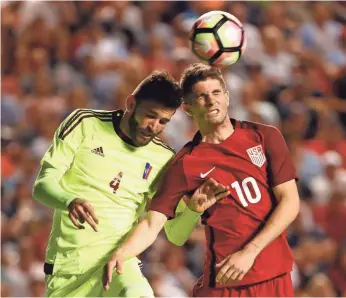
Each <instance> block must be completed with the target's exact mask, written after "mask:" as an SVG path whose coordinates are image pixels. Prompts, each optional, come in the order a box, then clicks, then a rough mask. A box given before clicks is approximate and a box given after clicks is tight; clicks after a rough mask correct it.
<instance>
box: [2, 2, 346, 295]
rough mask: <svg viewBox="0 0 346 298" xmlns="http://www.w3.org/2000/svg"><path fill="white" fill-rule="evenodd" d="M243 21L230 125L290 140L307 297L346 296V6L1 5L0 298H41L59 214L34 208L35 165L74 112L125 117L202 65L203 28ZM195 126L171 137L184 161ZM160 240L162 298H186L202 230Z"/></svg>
mask: <svg viewBox="0 0 346 298" xmlns="http://www.w3.org/2000/svg"><path fill="white" fill-rule="evenodd" d="M214 9H219V10H225V11H228V12H230V13H232V14H234V15H235V16H236V17H238V18H239V19H240V21H241V22H243V24H244V26H245V30H246V33H247V35H248V46H247V50H246V53H245V55H244V56H243V57H242V58H241V61H240V62H239V63H237V64H236V65H235V66H233V67H231V68H230V69H228V70H225V71H224V75H225V79H226V82H227V87H228V89H229V91H230V97H231V106H230V114H231V115H232V116H233V117H236V118H238V119H240V120H245V119H246V120H251V121H258V122H262V123H267V124H271V125H275V126H277V127H278V128H280V129H281V131H282V132H283V134H284V136H285V138H286V141H287V144H288V146H289V148H290V150H291V153H292V156H293V159H294V162H295V164H296V167H297V169H298V173H299V176H300V180H299V188H300V193H301V199H302V200H301V211H300V214H299V216H298V218H297V220H296V221H295V222H294V223H293V224H292V225H291V227H290V229H289V231H288V240H289V243H290V245H291V247H292V249H293V253H294V256H295V267H294V271H293V272H292V276H293V282H294V287H295V290H296V295H298V296H337V295H339V296H340V295H343V296H346V245H345V241H346V205H345V203H346V170H345V166H346V141H345V134H346V27H345V20H346V2H345V3H343V2H328V3H322V2H319V3H317V4H313V3H311V2H306V1H305V2H278V3H276V2H267V1H263V2H243V3H236V2H233V3H229V2H222V1H217V2H206V1H205V2H203V3H202V2H176V1H173V2H168V1H165V2H147V1H146V2H139V1H138V2H137V1H135V2H131V1H126V2H96V1H95V2H84V1H83V2H75V1H72V2H59V1H52V2H43V1H33V2H29V1H19V2H8V1H2V3H1V16H2V19H1V50H2V55H1V64H2V66H1V74H2V89H1V99H2V101H1V109H2V111H1V124H2V127H1V150H2V153H1V163H2V166H1V178H2V183H1V192H2V200H1V224H2V225H1V240H2V241H1V296H2V297H4V296H42V295H44V275H43V271H42V270H43V262H44V254H45V248H46V244H47V239H48V236H49V232H50V227H51V220H52V210H50V209H48V208H45V207H44V206H43V205H41V204H39V203H37V202H34V201H33V200H32V196H31V188H32V185H33V182H34V179H35V177H36V174H37V171H38V169H39V161H40V158H41V157H42V156H43V154H44V153H45V151H46V150H47V148H48V146H49V144H50V142H51V140H52V137H53V133H54V131H55V129H56V128H57V127H58V125H59V123H60V122H61V121H62V120H63V119H64V117H66V115H68V114H69V113H70V112H72V111H73V110H74V109H76V108H94V109H110V110H114V109H123V108H124V101H125V98H126V96H127V95H128V94H129V93H130V92H132V91H133V89H134V87H135V86H136V85H137V84H138V83H139V82H140V81H141V80H142V79H143V78H144V77H145V76H146V75H147V74H149V73H150V72H151V71H152V70H154V69H166V70H168V71H169V72H171V73H172V74H173V75H174V77H175V78H177V79H179V76H180V74H181V71H182V69H184V67H186V66H187V65H188V64H189V63H191V62H194V61H195V58H194V57H193V56H192V54H191V52H190V51H189V49H188V31H189V29H190V28H191V25H192V23H193V21H194V20H195V19H196V18H197V17H198V16H200V15H201V14H202V13H204V12H206V11H209V10H214ZM195 131H196V126H195V125H194V123H193V122H192V121H191V119H190V118H189V117H187V116H186V115H185V114H184V113H183V112H182V111H178V113H177V114H176V116H174V120H172V122H171V123H170V125H169V127H168V128H167V129H166V131H165V133H164V135H163V138H164V139H165V140H166V141H167V142H168V143H169V144H170V145H171V146H172V147H174V148H175V149H178V150H179V149H180V148H181V147H182V145H184V144H185V143H186V142H187V141H188V140H189V139H190V138H191V137H192V136H193V134H194V132H195ZM165 239H166V238H165V237H164V235H162V237H160V238H159V239H158V240H157V241H156V242H155V244H154V245H153V247H152V248H151V249H149V250H148V251H147V252H146V253H145V254H144V255H143V256H142V259H143V261H144V273H145V275H146V276H147V277H148V278H149V281H150V283H151V285H152V286H153V288H154V290H155V292H156V295H157V296H187V295H188V293H189V291H190V290H191V288H192V285H193V283H194V282H195V281H196V279H197V277H199V276H200V275H201V274H202V269H203V259H204V255H205V247H204V233H203V228H202V227H199V228H198V229H197V230H196V231H195V232H194V233H193V235H192V236H191V239H190V240H189V242H188V243H187V244H186V245H185V246H184V247H175V246H173V245H171V244H169V243H168V242H167V240H165Z"/></svg>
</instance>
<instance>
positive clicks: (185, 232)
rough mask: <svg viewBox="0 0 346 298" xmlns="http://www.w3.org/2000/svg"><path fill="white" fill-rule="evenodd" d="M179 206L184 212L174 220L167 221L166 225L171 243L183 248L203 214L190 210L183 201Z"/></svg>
mask: <svg viewBox="0 0 346 298" xmlns="http://www.w3.org/2000/svg"><path fill="white" fill-rule="evenodd" d="M179 205H181V206H182V207H181V208H182V210H183V211H182V212H180V213H178V214H176V217H175V218H174V219H172V220H169V221H167V223H166V224H165V232H166V236H167V238H168V240H169V241H170V242H172V243H174V244H175V245H178V246H181V245H183V244H184V243H185V242H186V241H187V240H188V239H189V237H190V234H191V233H192V231H193V229H194V228H195V226H196V224H197V222H198V221H199V219H200V217H201V214H200V213H197V212H194V211H192V210H191V209H190V208H188V207H187V206H186V204H185V203H184V201H183V200H182V201H181V202H180V203H179Z"/></svg>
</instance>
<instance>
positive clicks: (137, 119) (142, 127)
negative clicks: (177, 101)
mask: <svg viewBox="0 0 346 298" xmlns="http://www.w3.org/2000/svg"><path fill="white" fill-rule="evenodd" d="M174 113H175V109H174V108H167V107H165V106H163V105H161V104H159V103H157V102H155V101H151V100H146V101H142V102H140V103H139V104H136V105H135V106H134V109H133V111H132V113H131V116H130V118H129V130H130V137H131V139H132V141H133V142H134V143H135V144H136V145H137V146H145V145H147V144H148V143H149V142H150V141H151V140H152V139H153V138H154V137H156V136H157V135H159V134H160V133H161V132H162V130H163V129H164V128H165V126H166V125H167V123H168V122H169V121H170V120H171V118H172V116H173V115H174Z"/></svg>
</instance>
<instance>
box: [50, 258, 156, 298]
mask: <svg viewBox="0 0 346 298" xmlns="http://www.w3.org/2000/svg"><path fill="white" fill-rule="evenodd" d="M139 263H140V261H139V260H138V259H137V258H133V259H130V260H127V261H125V263H124V268H123V273H122V274H121V275H120V274H117V273H116V272H115V271H114V273H113V280H112V283H111V285H110V289H109V290H108V291H104V290H103V285H102V275H103V266H101V267H98V268H93V269H92V270H90V272H89V271H88V272H86V273H84V274H80V275H67V274H64V275H46V287H47V288H46V297H154V293H153V290H152V288H151V287H150V285H149V282H148V280H147V279H146V278H145V277H144V275H143V274H142V272H141V269H140V267H139Z"/></svg>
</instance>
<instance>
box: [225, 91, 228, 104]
mask: <svg viewBox="0 0 346 298" xmlns="http://www.w3.org/2000/svg"><path fill="white" fill-rule="evenodd" d="M225 100H226V103H227V107H229V92H228V91H226V92H225Z"/></svg>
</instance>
